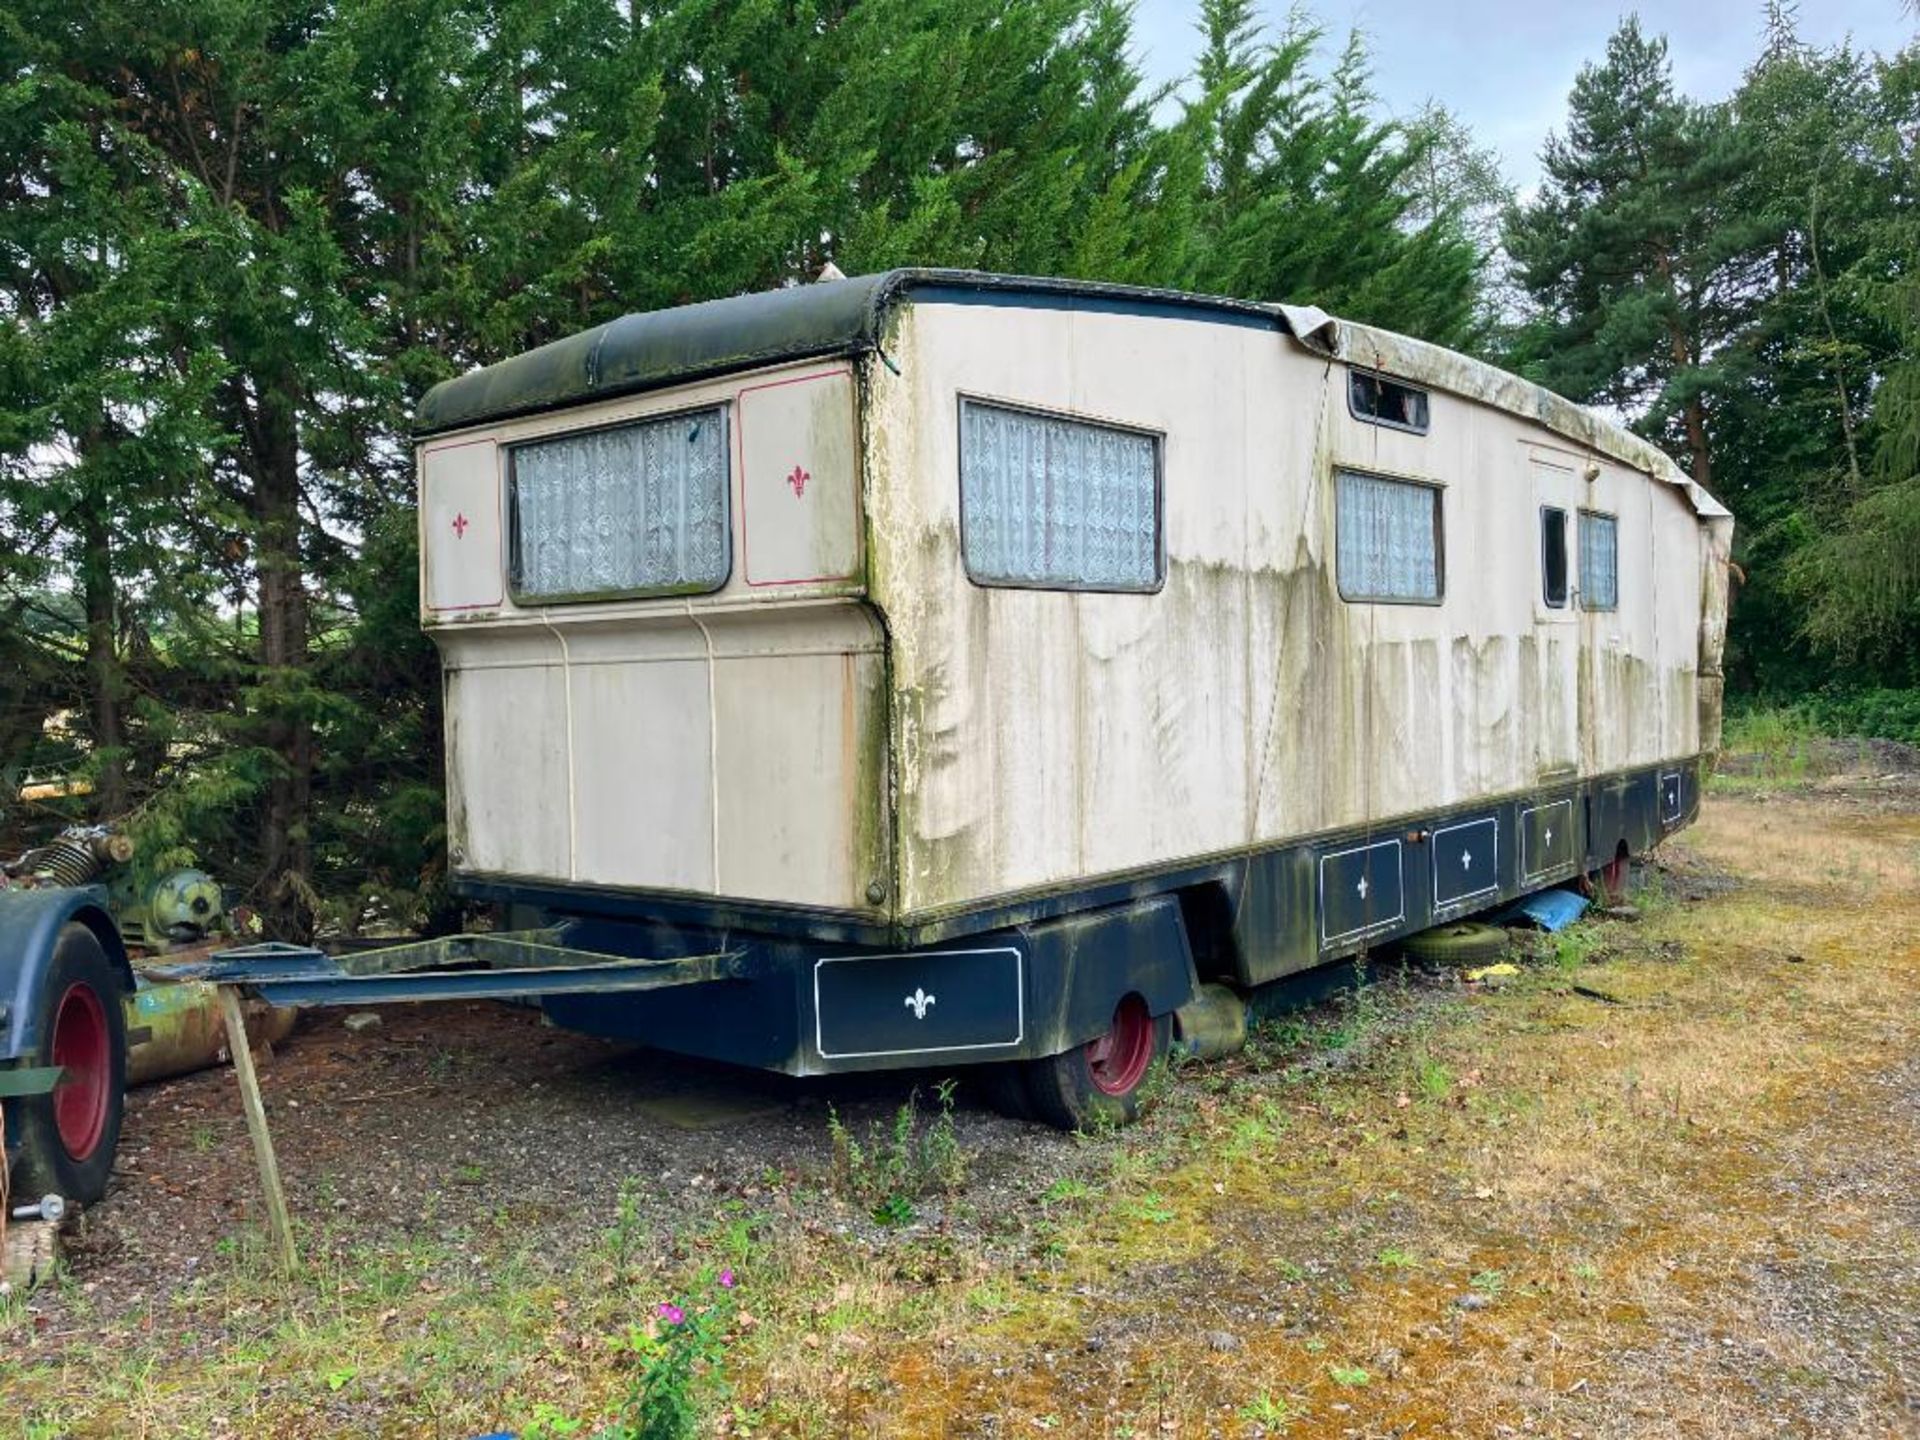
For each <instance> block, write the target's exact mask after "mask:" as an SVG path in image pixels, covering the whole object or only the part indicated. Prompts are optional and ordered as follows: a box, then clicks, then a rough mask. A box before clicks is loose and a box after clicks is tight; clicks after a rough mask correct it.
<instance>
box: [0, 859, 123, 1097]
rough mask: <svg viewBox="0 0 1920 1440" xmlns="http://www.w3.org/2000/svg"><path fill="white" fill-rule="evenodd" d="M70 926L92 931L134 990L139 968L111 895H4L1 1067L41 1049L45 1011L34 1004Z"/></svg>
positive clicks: (52, 889) (87, 890)
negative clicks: (41, 1018) (129, 954)
mask: <svg viewBox="0 0 1920 1440" xmlns="http://www.w3.org/2000/svg"><path fill="white" fill-rule="evenodd" d="M68 924H78V925H84V926H86V928H87V929H88V930H90V931H92V932H93V935H94V938H95V939H97V940H98V941H99V942H100V948H101V949H102V950H104V951H105V952H106V956H107V964H108V965H110V966H111V967H112V969H113V972H114V974H116V975H117V976H119V977H120V982H121V984H123V985H124V986H125V987H126V988H127V989H128V990H129V991H130V990H132V989H133V966H132V964H131V963H130V962H129V961H128V959H127V947H126V945H125V943H124V942H122V940H121V938H120V930H119V927H118V926H116V925H115V924H114V923H113V916H112V913H111V912H110V911H109V910H108V909H107V892H106V891H105V890H103V889H101V888H100V887H99V886H97V885H87V886H79V887H74V888H64V887H56V886H49V887H47V888H45V889H35V890H0V1062H4V1061H8V1060H16V1059H18V1058H19V1057H21V1056H22V1055H27V1054H31V1053H32V1052H33V1051H34V1050H36V1049H37V1048H38V1046H39V1044H40V1032H39V1009H40V1007H39V1006H37V1005H35V1004H33V1003H32V1001H33V997H34V995H35V993H36V992H37V991H38V989H39V986H40V985H41V983H42V978H43V977H44V976H45V974H46V971H47V967H48V966H49V965H51V964H52V963H53V950H54V946H55V945H56V944H58V943H59V940H60V932H61V930H63V929H64V928H65V927H66V926H67V925H68Z"/></svg>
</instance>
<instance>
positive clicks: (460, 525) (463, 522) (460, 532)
mask: <svg viewBox="0 0 1920 1440" xmlns="http://www.w3.org/2000/svg"><path fill="white" fill-rule="evenodd" d="M472 523H473V522H472V521H471V520H469V519H467V517H466V516H465V515H455V516H454V517H453V538H454V539H456V540H464V539H466V538H467V526H469V525H471V524H472Z"/></svg>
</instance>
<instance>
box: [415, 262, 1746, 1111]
mask: <svg viewBox="0 0 1920 1440" xmlns="http://www.w3.org/2000/svg"><path fill="white" fill-rule="evenodd" d="M418 418H419V426H418V429H419V435H420V446H419V477H420V536H421V553H422V584H421V607H422V619H423V622H424V624H425V626H426V628H427V630H428V633H429V634H431V635H432V637H433V639H434V641H435V643H436V644H437V645H438V647H439V649H440V653H441V655H442V657H443V660H444V665H445V698H446V726H447V736H446V738H447V780H448V787H449V809H450V813H449V834H450V847H451V849H450V854H451V863H452V866H453V869H454V873H455V876H456V881H457V884H458V887H459V888H460V889H461V890H462V891H463V892H464V893H465V894H467V895H469V896H472V897H475V898H478V899H482V900H492V901H498V902H503V903H504V904H506V905H508V906H510V907H513V913H516V914H518V915H520V916H523V917H525V918H526V919H527V922H528V925H529V927H530V928H529V929H528V931H527V932H526V933H527V934H530V935H532V936H535V937H538V940H537V943H536V942H535V941H529V942H528V943H527V947H526V949H525V950H524V952H523V953H522V956H521V959H522V960H523V961H524V962H525V964H524V965H523V966H522V970H523V971H524V970H525V968H526V966H537V965H539V964H554V965H558V964H560V963H561V961H563V960H564V959H565V957H567V956H576V957H577V956H579V955H580V954H582V953H583V952H585V953H590V954H592V955H594V956H599V957H609V956H625V957H634V964H635V966H636V967H644V966H653V967H655V968H656V969H657V968H660V967H666V968H667V969H671V968H672V967H673V966H676V965H678V966H681V967H683V968H686V967H691V968H689V969H686V973H684V974H678V975H677V976H676V977H673V978H667V977H666V976H665V970H662V971H661V975H659V976H656V977H655V979H653V980H649V981H646V982H644V987H643V983H642V982H641V981H635V982H633V985H632V988H631V989H628V990H621V989H612V990H609V989H607V988H606V987H593V986H591V985H587V984H584V983H583V984H580V985H578V986H574V987H572V988H569V987H566V986H562V987H559V988H561V989H562V991H563V992H564V993H551V992H544V993H542V997H541V1003H542V1004H543V1005H544V1006H545V1008H546V1010H547V1012H548V1013H549V1014H550V1016H551V1017H552V1018H553V1019H554V1020H555V1021H556V1022H557V1023H560V1024H563V1025H566V1026H569V1027H573V1028H577V1029H580V1030H585V1031H592V1032H596V1033H599V1034H604V1035H611V1036H618V1037H626V1038H631V1039H634V1040H639V1041H644V1042H646V1043H648V1044H652V1045H657V1046H660V1047H663V1048H665V1049H669V1050H675V1051H680V1052H687V1053H697V1054H701V1055H707V1056H714V1057H719V1058H722V1059H726V1060H731V1061H737V1062H741V1063H744V1064H749V1065H758V1066H767V1067H771V1068H775V1069H780V1070H785V1071H789V1072H792V1073H797V1074H814V1073H820V1072H826V1071H835V1070H846V1069H873V1068H881V1067H890V1066H922V1065H934V1066H942V1067H945V1066H954V1065H988V1064H994V1065H1007V1066H1011V1067H1014V1068H1011V1069H1007V1070H1003V1071H1000V1072H999V1073H1000V1074H1002V1075H1005V1076H1018V1077H1019V1079H1018V1084H1019V1086H1020V1089H1021V1094H1022V1095H1023V1097H1024V1100H1025V1103H1026V1104H1028V1105H1030V1106H1031V1107H1033V1109H1034V1110H1035V1111H1037V1112H1038V1113H1039V1114H1041V1115H1043V1116H1045V1117H1047V1118H1049V1119H1052V1120H1054V1121H1056V1122H1058V1123H1062V1124H1074V1123H1080V1122H1084V1121H1085V1120H1087V1119H1089V1118H1091V1117H1094V1116H1097V1115H1101V1114H1107V1115H1119V1116H1124V1115H1126V1114H1129V1113H1131V1108H1132V1105H1133V1103H1134V1094H1135V1092H1136V1090H1137V1088H1138V1086H1139V1083H1140V1080H1141V1077H1142V1075H1143V1073H1144V1072H1145V1070H1146V1068H1147V1067H1148V1065H1149V1064H1150V1062H1151V1061H1152V1060H1153V1059H1154V1057H1155V1056H1156V1055H1157V1054H1159V1053H1161V1052H1163V1051H1164V1050H1165V1048H1166V1046H1167V1044H1168V1037H1169V1028H1170V1025H1171V1017H1172V1016H1173V1014H1174V1012H1175V1011H1176V1010H1177V1009H1180V1008H1181V1007H1185V1006H1188V1005H1189V1004H1190V1002H1192V1001H1193V999H1194V997H1195V996H1196V995H1197V994H1199V993H1200V991H1201V989H1202V987H1206V986H1213V985H1223V986H1226V987H1230V988H1232V989H1233V990H1235V991H1237V992H1239V993H1242V994H1245V993H1246V992H1248V991H1250V990H1252V989H1253V988H1254V987H1257V986H1260V985H1262V984H1264V983H1266V982H1270V981H1273V980H1276V979H1278V978H1280V977H1283V976H1286V975H1289V974H1291V973H1293V972H1296V971H1300V970H1304V969H1307V968H1309V967H1313V966H1320V965H1326V964H1328V963H1329V962H1332V961H1336V960H1339V959H1341V958H1343V957H1349V956H1352V955H1354V954H1355V953H1356V952H1358V951H1361V950H1362V949H1365V948H1367V947H1370V946H1374V947H1377V946H1380V945H1382V944H1384V943H1386V942H1389V941H1392V940H1394V939H1395V938H1396V937H1401V936H1405V935H1408V934H1410V933H1411V932H1415V931H1420V930H1423V929H1426V928H1428V927H1432V926H1435V925H1437V924H1441V923H1444V922H1448V921H1451V920H1453V919H1456V918H1458V917H1461V916H1463V915H1467V914H1472V913H1476V912H1479V911H1483V910H1486V909H1488V908H1490V907H1493V906H1495V905H1498V904H1500V903H1501V902H1503V901H1506V900H1508V899H1510V898H1512V897H1515V896H1518V895H1521V894H1524V893H1526V892H1529V891H1533V890H1537V889H1540V888H1543V887H1546V886H1551V885H1554V884H1557V883H1560V882H1563V881H1567V880H1569V879H1573V878H1576V877H1580V876H1583V875H1586V874H1589V873H1591V872H1595V871H1599V870H1604V869H1606V868H1608V867H1610V866H1615V865H1616V864H1617V863H1618V862H1620V861H1622V860H1623V858H1624V857H1626V856H1628V855H1630V854H1635V855H1637V854H1639V853H1640V852H1642V851H1645V850H1647V849H1648V848H1650V847H1652V846H1653V845H1655V844H1657V843H1658V842H1659V841H1660V839H1661V838H1662V837H1663V836H1665V835H1667V834H1669V833H1670V832H1672V831H1673V830H1674V829H1675V828H1676V827H1678V826H1681V825H1684V824H1686V823H1687V822H1688V821H1689V820H1690V819H1691V818H1692V817H1693V815H1694V814H1695V811H1696V808H1697V806H1698V803H1699V796H1700V787H1701V781H1702V773H1703V772H1702V767H1703V764H1704V763H1705V759H1706V757H1707V756H1709V755H1710V753H1711V751H1712V750H1713V748H1714V747H1715V745H1716V744H1717V741H1718V733H1719V724H1720V684H1721V682H1720V657H1721V642H1722V636H1723V629H1724V619H1725V611H1726V575H1727V552H1728V543H1729V540H1730V536H1731V529H1732V521H1731V519H1730V517H1729V516H1728V513H1727V512H1726V511H1725V510H1724V509H1722V508H1721V507H1720V506H1719V505H1718V504H1716V503H1715V502H1714V500H1713V499H1712V498H1711V497H1710V496H1709V495H1708V494H1706V493H1705V492H1704V491H1703V490H1702V489H1701V488H1700V487H1699V486H1697V485H1695V484H1693V483H1691V482H1690V481H1689V480H1688V479H1687V478H1686V477H1685V476H1683V475H1682V474H1681V473H1680V472H1679V471H1678V470H1677V469H1676V468H1675V467H1674V465H1673V464H1672V462H1671V461H1669V460H1668V459H1667V457H1666V456H1664V455H1662V454H1660V453H1658V452H1657V451H1656V450H1654V449H1652V448H1650V447H1649V446H1648V445H1647V444H1645V443H1644V442H1642V441H1641V440H1639V439H1637V438H1635V437H1634V436H1633V435H1631V434H1629V433H1628V432H1626V431H1625V430H1623V429H1621V428H1619V427H1618V426H1616V425H1613V424H1611V423H1609V422H1607V421H1606V420H1604V419H1601V418H1599V417H1597V416H1595V415H1593V414H1592V413H1590V412H1588V411H1586V410H1583V409H1581V408H1579V407H1578V406H1575V405H1572V404H1570V403H1568V402H1566V401H1564V400H1561V399H1559V398H1557V397H1556V396H1554V395H1551V394H1549V393H1547V392H1545V391H1543V390H1541V389H1539V388H1537V387H1536V386H1533V385H1531V384H1529V383H1527V382H1525V381H1523V380H1520V379H1518V378H1516V377H1514V376H1512V375H1509V374H1505V373H1503V372H1501V371H1498V370H1495V369H1492V368H1490V367H1488V366H1486V365H1484V364H1481V363H1479V362H1477V361H1474V360H1471V359H1468V358H1466V357H1464V356H1461V355H1457V354H1454V353H1451V352H1448V351H1445V350H1441V349H1438V348H1436V347H1434V346H1431V345H1427V344H1424V343H1420V342H1417V341H1413V340H1409V339H1406V338H1403V337H1401V336H1397V335H1393V334H1390V333H1387V332H1385V331H1381V330H1377V329H1372V328H1370V327H1367V326H1364V325H1356V324H1349V323H1346V322H1343V321H1341V320H1338V319H1334V318H1331V317H1329V316H1326V315H1324V314H1322V313H1320V312H1318V311H1315V310H1310V309H1299V308H1294V307H1288V306H1272V305H1258V304H1249V303H1243V302H1240V301H1234V300H1226V299H1215V298H1208V297H1201V296H1194V295H1185V294H1175V293H1166V292H1158V291H1149V290H1137V289H1128V288H1122V287H1117V286H1109V285H1094V284H1083V283H1072V282H1065V281H1054V280H1035V279H1018V278H1011V277H1002V276H994V275H983V274H971V273H959V272H947V271H896V272H893V273H889V274H885V275H874V276H868V277H864V278H859V279H851V280H832V281H827V282H824V283H821V284H817V285H812V286H806V287H801V288H795V289H788V290H781V291H777V292H774V293H771V294H763V295H752V296H745V297H741V298H738V299H732V300H721V301H715V302H712V303H708V304H701V305H690V306H687V307H684V308H681V309H676V310H669V311H664V312H659V313H654V314H645V315H633V316H629V317H627V318H626V319H623V320H617V321H614V322H613V323H611V324H608V325H603V326H601V327H600V328H598V329H595V330H592V331H589V332H587V333H585V334H582V335H578V336H575V337H573V338H570V339H566V340H561V341H559V342H556V343H554V344H551V345H547V346H545V347H543V348H541V349H539V350H535V351H533V352H531V353H529V354H525V355H521V356H518V357H516V358H513V359H510V360H508V361H506V362H504V363H502V364H498V365H494V366H490V367H488V368H486V369H484V370H480V371H478V372H476V373H473V374H470V375H467V376H464V377H462V378H459V379H456V380H453V381H450V382H448V383H446V384H444V385H441V386H439V387H438V388H436V389H435V390H433V391H432V393H430V394H429V395H428V396H427V397H426V400H425V402H424V403H423V404H422V406H421V408H420V413H419V417H418ZM543 947H544V948H543ZM529 956H531V957H532V958H530V959H529V958H528V957H529ZM696 961H697V962H698V964H697V965H696V964H695V962H696ZM556 973H560V972H558V971H556ZM566 973H568V974H571V973H572V972H570V971H569V972H566ZM648 973H649V974H651V973H652V971H649V972H648Z"/></svg>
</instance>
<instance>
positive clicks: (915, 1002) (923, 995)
mask: <svg viewBox="0 0 1920 1440" xmlns="http://www.w3.org/2000/svg"><path fill="white" fill-rule="evenodd" d="M933 1000H934V997H933V996H931V995H929V994H927V992H926V991H925V990H922V989H921V988H920V987H919V986H917V985H916V986H915V987H914V991H913V994H911V995H909V996H907V998H906V999H905V1000H903V1001H901V1002H900V1003H901V1004H903V1005H905V1006H906V1007H907V1008H908V1009H909V1010H911V1011H913V1018H914V1019H916V1020H924V1019H926V1018H927V1007H928V1006H929V1005H931V1004H933Z"/></svg>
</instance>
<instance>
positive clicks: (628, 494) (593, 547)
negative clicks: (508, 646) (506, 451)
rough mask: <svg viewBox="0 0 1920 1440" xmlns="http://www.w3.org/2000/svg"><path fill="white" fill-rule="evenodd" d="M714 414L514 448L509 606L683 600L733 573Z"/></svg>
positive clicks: (720, 414)
mask: <svg viewBox="0 0 1920 1440" xmlns="http://www.w3.org/2000/svg"><path fill="white" fill-rule="evenodd" d="M726 422H727V416H726V411H725V409H724V408H722V407H720V406H712V407H709V408H707V409H704V410H688V411H683V412H681V413H680V414H677V415H666V416H661V417H659V418H654V419H647V420H640V421H636V422H634V423H633V424H630V425H616V426H612V427H609V428H607V429H603V430H587V431H582V432H580V433H578V434H571V435H558V436H555V437H554V438H552V439H550V440H535V441H532V442H530V443H528V444H525V445H516V446H514V447H513V450H512V451H511V459H512V477H513V480H512V485H513V542H512V549H513V559H512V567H513V582H514V584H513V589H514V598H515V599H516V600H520V601H538V602H548V601H558V600H590V599H608V598H612V597H616V596H636V595H690V594H702V593H705V592H707V591H710V590H718V589H719V588H720V587H721V586H722V585H724V584H725V583H726V580H727V573H728V571H729V570H730V569H731V566H732V544H731V537H730V534H729V527H728V518H727V423H726Z"/></svg>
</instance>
